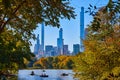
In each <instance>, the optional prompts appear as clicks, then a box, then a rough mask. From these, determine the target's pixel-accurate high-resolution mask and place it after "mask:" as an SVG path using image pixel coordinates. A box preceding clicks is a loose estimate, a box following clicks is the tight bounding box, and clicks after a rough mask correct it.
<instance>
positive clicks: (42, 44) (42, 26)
mask: <svg viewBox="0 0 120 80" xmlns="http://www.w3.org/2000/svg"><path fill="white" fill-rule="evenodd" d="M41 30H42V31H41V52H42V53H43V54H44V23H42V24H41Z"/></svg>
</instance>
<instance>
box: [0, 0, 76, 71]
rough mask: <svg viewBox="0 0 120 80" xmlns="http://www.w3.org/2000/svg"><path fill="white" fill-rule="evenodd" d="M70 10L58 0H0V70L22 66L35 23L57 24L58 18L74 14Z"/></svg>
mask: <svg viewBox="0 0 120 80" xmlns="http://www.w3.org/2000/svg"><path fill="white" fill-rule="evenodd" d="M73 10H74V9H73V7H70V6H69V3H68V2H64V1H62V0H0V73H4V72H6V71H7V70H13V69H15V70H17V69H20V68H24V67H25V65H24V58H25V59H27V60H30V59H31V57H32V54H31V51H30V44H31V43H30V41H29V40H30V39H31V38H34V35H33V31H34V30H35V29H36V28H37V24H38V23H42V22H44V23H45V24H46V25H52V26H57V27H59V26H60V24H59V20H60V18H62V19H63V18H66V19H70V18H75V14H74V11H73Z"/></svg>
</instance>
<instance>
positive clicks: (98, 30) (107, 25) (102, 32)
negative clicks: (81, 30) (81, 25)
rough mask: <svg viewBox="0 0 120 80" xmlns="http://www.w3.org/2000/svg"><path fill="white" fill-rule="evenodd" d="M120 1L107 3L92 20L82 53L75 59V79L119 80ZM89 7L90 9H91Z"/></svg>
mask: <svg viewBox="0 0 120 80" xmlns="http://www.w3.org/2000/svg"><path fill="white" fill-rule="evenodd" d="M118 4H119V1H116V2H113V1H112V0H110V2H109V3H108V5H107V6H104V7H102V8H101V9H100V10H99V11H98V12H97V14H96V15H95V16H94V20H93V22H92V23H91V25H89V27H88V29H87V30H88V34H87V38H86V40H84V45H85V51H84V52H83V53H82V54H79V55H78V56H76V59H75V66H76V67H75V69H74V71H75V72H76V77H78V78H79V79H80V80H81V79H82V80H119V79H120V72H119V69H120V68H119V67H120V47H119V46H120V25H119V24H120V21H119V20H120V18H119V17H120V12H119V10H120V9H118V8H117V9H116V6H117V7H119V6H120V5H118ZM90 7H93V6H92V5H90Z"/></svg>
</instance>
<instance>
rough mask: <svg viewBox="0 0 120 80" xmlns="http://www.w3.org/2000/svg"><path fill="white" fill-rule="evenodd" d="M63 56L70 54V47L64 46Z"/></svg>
mask: <svg viewBox="0 0 120 80" xmlns="http://www.w3.org/2000/svg"><path fill="white" fill-rule="evenodd" d="M63 54H64V55H68V54H69V51H68V45H63Z"/></svg>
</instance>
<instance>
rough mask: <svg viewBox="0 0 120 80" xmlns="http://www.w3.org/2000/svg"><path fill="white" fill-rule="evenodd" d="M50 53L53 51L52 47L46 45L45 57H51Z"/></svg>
mask: <svg viewBox="0 0 120 80" xmlns="http://www.w3.org/2000/svg"><path fill="white" fill-rule="evenodd" d="M52 51H53V46H52V45H46V46H45V54H46V57H49V56H51V53H52Z"/></svg>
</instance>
